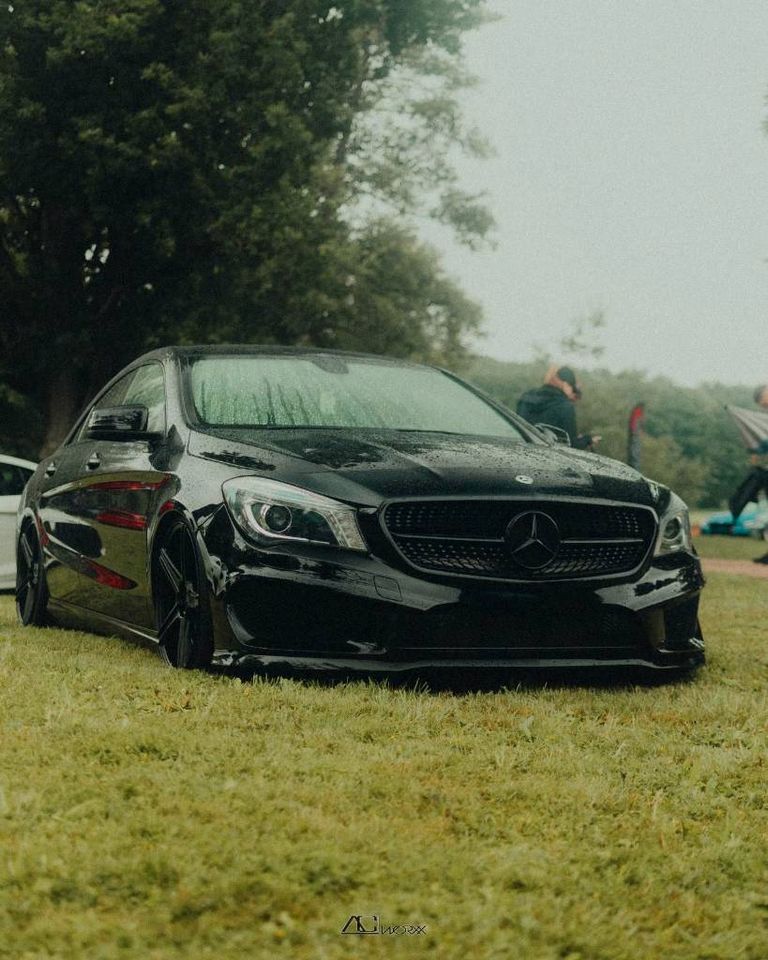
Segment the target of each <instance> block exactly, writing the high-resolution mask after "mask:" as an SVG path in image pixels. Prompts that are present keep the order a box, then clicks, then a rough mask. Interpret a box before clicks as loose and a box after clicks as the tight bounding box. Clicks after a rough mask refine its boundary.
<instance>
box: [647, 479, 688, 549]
mask: <svg viewBox="0 0 768 960" xmlns="http://www.w3.org/2000/svg"><path fill="white" fill-rule="evenodd" d="M692 548H693V543H692V540H691V520H690V517H689V516H688V507H686V505H685V503H684V502H683V501H682V500H681V499H680V497H678V496H677V494H675V493H670V497H669V504H668V505H667V509H666V510H665V511H664V513H663V514H662V516H661V520H660V522H659V536H658V538H657V540H656V549H655V550H654V555H655V556H657V557H660V556H664V554H667V553H678V552H679V551H681V550H689V551H690V550H691V549H692Z"/></svg>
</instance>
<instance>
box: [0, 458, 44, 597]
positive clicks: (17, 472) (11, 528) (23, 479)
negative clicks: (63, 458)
mask: <svg viewBox="0 0 768 960" xmlns="http://www.w3.org/2000/svg"><path fill="white" fill-rule="evenodd" d="M36 469H37V464H36V463H32V462H31V461H29V460H19V459H18V457H6V456H5V455H4V454H0V590H13V589H15V587H16V510H17V509H18V506H19V500H20V499H21V492H22V490H23V489H24V487H25V486H26V483H27V480H29V478H30V477H31V476H32V474H33V473H34V472H35V470H36Z"/></svg>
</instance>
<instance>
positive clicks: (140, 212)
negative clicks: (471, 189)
mask: <svg viewBox="0 0 768 960" xmlns="http://www.w3.org/2000/svg"><path fill="white" fill-rule="evenodd" d="M482 2H483V0H409V2H408V3H403V2H402V0H339V2H338V3H336V4H335V5H333V6H331V5H330V4H329V3H328V2H327V0H263V2H259V3H251V4H243V3H240V2H239V0H120V2H117V0H76V2H74V0H28V2H24V3H18V4H8V5H5V6H3V8H2V10H0V304H1V305H2V306H1V307H0V309H1V310H2V324H0V382H2V383H4V384H5V385H6V386H7V388H8V390H9V391H11V392H9V393H8V394H7V395H4V396H2V397H0V404H2V406H3V409H4V411H5V414H4V417H3V420H4V424H5V425H4V428H3V430H2V432H3V433H4V434H5V435H6V436H8V435H9V434H12V433H13V422H12V421H13V419H14V416H16V415H17V414H18V411H19V410H20V409H25V410H26V413H25V414H24V416H25V419H26V420H27V421H28V422H29V423H30V424H34V423H35V418H37V419H38V421H39V422H41V424H43V425H44V427H45V432H44V436H43V437H42V438H41V437H40V436H39V435H38V436H35V435H34V434H33V435H31V436H30V437H29V439H28V441H27V443H26V444H25V445H27V446H30V447H31V446H35V447H37V446H38V444H39V441H40V440H41V439H42V447H43V449H44V450H48V449H51V448H52V447H53V446H55V445H56V443H57V442H58V441H59V440H60V439H61V437H62V436H63V434H64V433H65V432H66V430H67V428H68V426H69V424H70V423H71V421H72V419H73V417H74V416H75V414H76V412H77V409H78V408H79V407H80V406H81V404H82V403H83V402H84V401H85V400H86V399H87V398H88V397H89V396H90V395H91V394H92V392H93V391H94V390H95V389H96V388H97V387H98V386H99V385H101V384H102V383H103V382H104V380H105V379H106V378H107V377H108V376H109V375H111V374H112V373H114V372H116V371H117V370H118V369H119V368H120V367H121V366H122V365H123V364H124V363H125V362H127V361H128V360H129V359H131V358H133V357H134V356H136V354H138V353H140V352H141V351H143V350H144V349H146V348H151V347H152V346H155V345H157V344H160V343H168V342H180V341H181V342H190V341H193V342H194V341H203V342H206V341H233V340H234V341H260V342H283V343H307V344H318V345H322V346H346V347H352V346H354V347H358V348H361V347H364V348H367V349H373V350H387V351H388V352H390V353H396V354H415V355H419V356H428V355H434V356H436V357H437V358H438V359H441V360H443V361H448V360H450V359H451V358H453V357H455V356H457V355H458V354H460V353H461V351H462V349H463V345H464V342H465V338H466V336H467V334H469V333H471V332H473V331H474V330H475V329H476V328H477V325H478V322H479V313H478V309H477V307H476V306H475V305H473V304H472V303H470V302H469V301H468V300H467V298H466V297H465V296H464V295H463V294H462V293H461V292H460V291H459V290H458V289H457V288H456V286H455V285H454V284H453V283H452V282H451V281H450V280H448V279H447V278H446V277H445V276H444V275H443V274H442V272H441V270H440V267H439V264H438V262H437V260H436V258H435V257H434V256H433V255H432V254H431V253H430V252H429V251H428V250H426V249H425V248H424V247H423V246H422V245H421V244H420V243H419V241H418V240H417V239H416V234H415V230H414V226H413V223H414V218H416V217H419V216H423V215H429V216H433V217H435V218H437V219H439V220H441V221H442V222H445V223H448V224H450V225H451V226H452V227H453V228H454V229H455V230H456V232H457V235H458V236H459V238H460V239H462V240H464V241H466V242H468V243H470V244H473V245H476V244H477V243H478V242H480V241H481V239H482V237H483V236H484V235H485V233H486V232H487V230H488V229H489V227H490V224H491V218H490V215H489V214H488V213H487V211H485V209H484V208H483V207H482V204H481V203H480V202H479V201H478V198H477V197H474V196H467V195H465V194H463V193H462V192H461V191H460V190H459V188H458V185H457V181H456V176H455V173H454V172H453V169H452V166H451V163H450V159H449V158H450V155H451V151H452V150H468V151H472V152H480V151H482V149H483V146H482V143H481V142H480V141H479V139H478V138H477V137H476V136H475V135H474V134H473V133H472V131H471V130H469V129H466V128H465V125H464V123H463V121H462V118H461V116H460V112H459V110H458V107H457V104H456V99H455V93H456V91H457V90H458V89H459V88H460V87H461V86H462V85H464V84H465V83H467V82H468V78H467V77H465V76H464V75H463V73H462V71H461V67H460V53H461V37H462V34H463V32H464V31H465V30H467V29H470V28H471V27H473V26H475V25H476V24H478V23H479V22H480V21H481V19H482V12H481V7H482ZM393 213H395V214H396V215H397V223H396V224H395V223H394V222H393V221H392V220H391V219H387V218H388V217H390V218H391V216H392V214H393ZM63 359H66V362H65V363H63V362H62V360H63ZM9 420H10V421H11V424H10V426H9V425H8V421H9ZM29 452H32V451H29Z"/></svg>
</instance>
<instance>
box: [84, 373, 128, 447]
mask: <svg viewBox="0 0 768 960" xmlns="http://www.w3.org/2000/svg"><path fill="white" fill-rule="evenodd" d="M138 372H139V371H137V370H131V372H130V373H126V375H125V376H124V377H120V379H119V380H118V381H117V383H113V384H112V386H111V387H110V388H109V390H107V392H106V393H103V394H102V395H101V396H100V397H99V399H98V400H97V401H96V403H94V405H93V406H92V407H91V408H90V410H89V411H88V413H86V415H85V416H84V417H83V422H82V424H81V425H80V429H79V430H78V431H77V435H76V436H75V437H74V440H73V441H72V442H73V443H79V442H80V441H81V440H85V431H86V430H87V429H88V421H89V420H90V419H91V413H92V412H93V411H94V410H95V409H96V407H119V406H120V405H121V404H123V403H125V402H126V401H125V394H126V391H127V390H128V387H129V386H130V385H131V381H132V380H133V378H134V377H135V376H136V374H137V373H138Z"/></svg>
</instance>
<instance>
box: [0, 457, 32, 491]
mask: <svg viewBox="0 0 768 960" xmlns="http://www.w3.org/2000/svg"><path fill="white" fill-rule="evenodd" d="M31 476H32V472H31V471H30V470H25V469H24V468H23V467H16V466H13V465H11V464H10V463H2V462H0V497H17V496H19V495H20V494H21V492H22V491H23V489H24V487H25V486H26V483H27V480H29V478H30V477H31Z"/></svg>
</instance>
